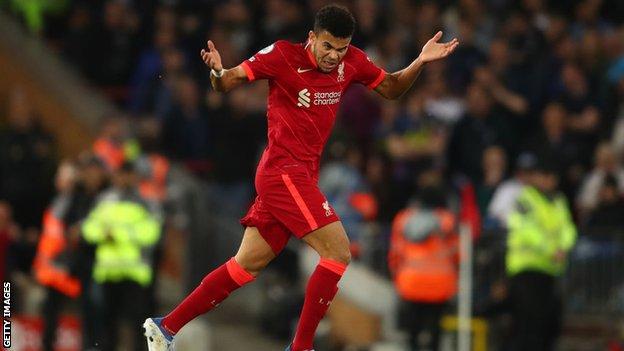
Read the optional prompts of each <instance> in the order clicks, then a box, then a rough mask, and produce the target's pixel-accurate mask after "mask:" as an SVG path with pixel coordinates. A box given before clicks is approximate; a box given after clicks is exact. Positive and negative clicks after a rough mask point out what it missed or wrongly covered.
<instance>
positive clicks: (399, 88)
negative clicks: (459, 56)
mask: <svg viewBox="0 0 624 351" xmlns="http://www.w3.org/2000/svg"><path fill="white" fill-rule="evenodd" d="M440 38H442V32H441V31H440V32H437V33H436V35H434V36H433V38H431V39H429V41H428V42H427V43H426V44H425V46H423V48H422V51H421V52H420V55H419V56H418V57H417V58H416V59H415V60H414V61H413V62H412V63H411V64H410V65H409V66H407V67H406V68H404V69H402V70H400V71H397V72H394V73H388V74H386V77H385V78H384V80H383V81H381V83H379V85H378V86H377V87H376V88H375V91H376V92H378V93H379V94H380V95H381V96H383V97H385V98H387V99H398V98H399V97H401V96H402V95H403V94H405V92H406V91H407V90H409V88H410V87H411V86H412V84H414V81H415V80H416V78H417V77H418V75H419V74H420V72H421V71H422V70H423V68H424V67H425V64H426V63H427V62H431V61H436V60H440V59H443V58H445V57H447V56H448V55H450V54H451V53H452V52H453V51H454V50H455V48H456V47H457V45H459V40H457V39H453V40H451V41H449V42H448V43H438V40H440Z"/></svg>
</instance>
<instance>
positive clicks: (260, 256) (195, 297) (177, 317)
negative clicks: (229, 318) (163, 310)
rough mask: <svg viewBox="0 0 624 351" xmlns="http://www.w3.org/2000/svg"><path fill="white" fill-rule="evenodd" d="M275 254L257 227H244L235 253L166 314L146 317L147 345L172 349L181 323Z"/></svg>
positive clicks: (205, 308)
mask: <svg viewBox="0 0 624 351" xmlns="http://www.w3.org/2000/svg"><path fill="white" fill-rule="evenodd" d="M274 258H275V254H274V253H273V250H272V249H271V247H270V246H269V244H267V243H266V241H265V240H264V239H263V238H262V236H261V235H260V232H258V229H257V228H255V227H248V228H247V229H245V233H244V235H243V240H242V242H241V245H240V247H239V249H238V252H237V253H236V256H235V257H232V258H231V259H230V260H229V261H228V262H227V263H225V264H223V265H222V266H220V267H219V268H217V269H215V270H214V271H212V272H210V273H209V274H208V275H206V277H205V278H204V279H203V280H202V282H201V284H199V286H198V287H197V288H195V290H194V291H193V292H192V293H191V294H190V295H188V296H187V297H186V298H185V299H184V301H182V302H181V303H180V304H179V305H178V306H177V307H176V308H175V309H174V310H173V311H172V312H171V313H169V314H168V315H167V316H166V317H164V318H148V319H146V320H145V323H144V324H143V327H144V328H145V336H146V337H147V346H148V349H149V350H150V351H169V350H173V337H174V335H175V334H176V333H177V332H178V331H179V330H180V329H181V328H182V327H183V326H184V325H186V324H187V323H188V322H190V321H191V320H193V319H194V318H196V317H197V316H199V315H202V314H204V313H206V312H208V311H210V310H212V309H213V308H215V307H217V306H218V305H219V304H220V303H221V302H222V301H223V300H225V299H226V298H227V297H228V296H229V295H230V293H231V292H232V291H234V290H236V289H238V288H240V287H241V286H243V285H245V284H247V283H249V282H251V281H253V280H254V279H255V277H256V276H257V275H258V274H259V273H260V272H261V271H262V270H263V269H264V267H266V266H267V265H268V264H269V262H271V260H273V259H274Z"/></svg>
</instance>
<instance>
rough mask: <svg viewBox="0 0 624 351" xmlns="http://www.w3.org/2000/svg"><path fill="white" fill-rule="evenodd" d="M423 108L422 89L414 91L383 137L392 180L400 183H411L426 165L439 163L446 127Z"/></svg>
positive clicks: (442, 151)
mask: <svg viewBox="0 0 624 351" xmlns="http://www.w3.org/2000/svg"><path fill="white" fill-rule="evenodd" d="M423 109H424V94H423V91H421V90H417V91H414V92H413V93H412V94H411V95H410V96H409V98H408V100H407V103H406V106H405V108H404V109H403V110H402V111H401V112H400V113H399V115H398V116H397V118H396V119H395V120H394V125H393V126H392V130H391V132H390V135H389V136H388V137H387V139H386V148H387V151H388V154H389V155H390V156H392V158H393V159H394V161H395V179H396V180H397V181H400V182H403V183H405V182H411V180H412V179H414V178H415V177H416V176H417V174H418V172H419V171H420V170H422V169H423V168H424V167H425V166H426V165H428V164H430V163H432V162H434V163H435V164H439V163H441V162H440V161H441V158H442V156H443V153H444V145H445V144H446V139H447V133H446V129H445V127H444V125H443V124H442V123H441V122H440V121H436V120H435V119H434V118H432V117H430V116H427V115H425V113H424V110H423ZM436 161H437V162H436Z"/></svg>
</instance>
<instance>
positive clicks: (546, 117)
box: [523, 102, 583, 197]
mask: <svg viewBox="0 0 624 351" xmlns="http://www.w3.org/2000/svg"><path fill="white" fill-rule="evenodd" d="M566 119H567V111H566V110H565V108H564V107H563V105H562V104H560V103H557V102H551V103H549V104H548V105H547V106H546V107H545V108H544V111H543V112H542V129H541V131H539V132H538V133H536V134H535V135H533V136H531V137H529V138H528V139H527V140H526V141H525V142H524V147H523V149H524V150H525V151H528V152H530V153H532V154H534V155H536V156H538V157H549V158H551V159H552V160H556V165H557V167H558V168H557V172H558V173H559V174H560V175H561V189H562V190H563V192H564V193H565V194H566V195H567V196H568V197H570V196H571V195H572V194H573V193H574V192H575V189H576V184H577V183H578V182H579V181H580V179H578V174H579V172H581V171H582V169H583V168H582V164H581V161H580V160H579V159H578V157H577V155H578V145H577V144H576V143H575V142H574V140H573V138H572V136H571V135H570V133H569V132H568V131H567V129H566Z"/></svg>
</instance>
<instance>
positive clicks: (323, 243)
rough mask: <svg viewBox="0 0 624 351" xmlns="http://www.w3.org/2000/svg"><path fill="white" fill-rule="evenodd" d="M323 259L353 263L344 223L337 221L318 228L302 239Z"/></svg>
mask: <svg viewBox="0 0 624 351" xmlns="http://www.w3.org/2000/svg"><path fill="white" fill-rule="evenodd" d="M302 240H303V241H305V242H306V243H307V244H308V245H309V246H310V247H312V248H313V249H314V250H315V251H316V252H318V254H319V255H320V256H321V257H323V258H329V259H332V260H335V261H338V262H342V263H344V264H348V263H349V262H350V261H351V252H350V251H349V238H348V237H347V233H346V232H345V229H344V227H343V226H342V222H340V221H336V222H332V223H329V224H327V225H325V226H323V227H321V228H318V229H316V230H314V231H312V232H310V233H308V234H307V235H305V236H304V237H303V238H302Z"/></svg>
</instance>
